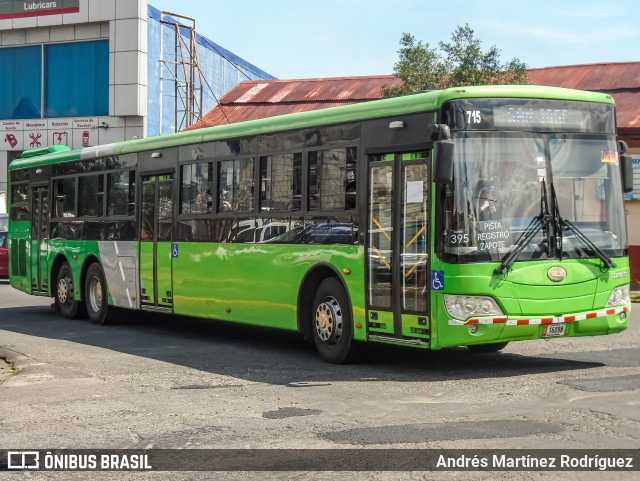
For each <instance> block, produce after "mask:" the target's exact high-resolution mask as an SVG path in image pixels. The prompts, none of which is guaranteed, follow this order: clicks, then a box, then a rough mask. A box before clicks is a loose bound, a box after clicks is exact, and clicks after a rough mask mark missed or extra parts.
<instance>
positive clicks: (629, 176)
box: [618, 140, 633, 193]
mask: <svg viewBox="0 0 640 481" xmlns="http://www.w3.org/2000/svg"><path fill="white" fill-rule="evenodd" d="M618 150H619V152H620V173H621V174H622V189H623V190H624V192H625V193H628V192H631V191H633V159H632V158H631V155H629V148H628V147H627V144H626V142H623V141H622V140H620V141H618Z"/></svg>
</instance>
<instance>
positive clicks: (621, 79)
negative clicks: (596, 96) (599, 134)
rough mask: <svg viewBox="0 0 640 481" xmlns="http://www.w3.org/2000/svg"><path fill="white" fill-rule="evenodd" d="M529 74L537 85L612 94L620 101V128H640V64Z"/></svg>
mask: <svg viewBox="0 0 640 481" xmlns="http://www.w3.org/2000/svg"><path fill="white" fill-rule="evenodd" d="M527 72H528V73H529V80H530V82H531V83H532V84H534V85H549V86H552V87H564V88H570V89H579V90H591V91H596V92H604V93H608V94H609V95H611V96H612V97H613V98H614V99H615V101H616V116H617V121H618V128H623V129H628V128H640V62H617V63H595V64H585V65H566V66H562V67H545V68H532V69H529V70H527Z"/></svg>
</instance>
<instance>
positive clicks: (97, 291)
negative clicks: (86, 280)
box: [89, 277, 102, 312]
mask: <svg viewBox="0 0 640 481" xmlns="http://www.w3.org/2000/svg"><path fill="white" fill-rule="evenodd" d="M89 302H90V304H91V309H93V311H94V312H98V311H99V310H100V309H101V308H102V282H100V279H97V278H95V277H94V278H93V279H91V283H90V285H89Z"/></svg>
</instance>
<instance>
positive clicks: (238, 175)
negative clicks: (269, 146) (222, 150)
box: [218, 159, 253, 212]
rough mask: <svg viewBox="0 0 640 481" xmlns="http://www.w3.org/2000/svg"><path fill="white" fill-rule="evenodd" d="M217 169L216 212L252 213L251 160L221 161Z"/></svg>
mask: <svg viewBox="0 0 640 481" xmlns="http://www.w3.org/2000/svg"><path fill="white" fill-rule="evenodd" d="M219 169H220V170H219V176H218V195H219V197H218V211H219V212H253V159H234V160H223V161H221V162H220V164H219Z"/></svg>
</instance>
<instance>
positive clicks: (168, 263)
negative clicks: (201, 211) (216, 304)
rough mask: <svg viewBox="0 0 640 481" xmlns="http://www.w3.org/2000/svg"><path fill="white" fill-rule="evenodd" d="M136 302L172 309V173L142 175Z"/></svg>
mask: <svg viewBox="0 0 640 481" xmlns="http://www.w3.org/2000/svg"><path fill="white" fill-rule="evenodd" d="M141 180H142V209H141V219H140V234H139V235H140V237H139V238H140V244H139V245H140V253H139V256H140V304H141V306H142V307H143V308H147V309H162V310H172V309H173V275H172V259H173V253H172V242H171V241H172V231H173V191H174V189H173V174H164V175H151V176H146V177H142V179H141Z"/></svg>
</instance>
